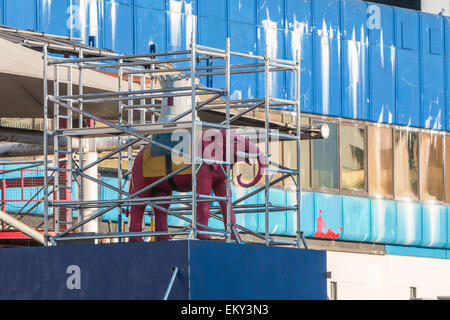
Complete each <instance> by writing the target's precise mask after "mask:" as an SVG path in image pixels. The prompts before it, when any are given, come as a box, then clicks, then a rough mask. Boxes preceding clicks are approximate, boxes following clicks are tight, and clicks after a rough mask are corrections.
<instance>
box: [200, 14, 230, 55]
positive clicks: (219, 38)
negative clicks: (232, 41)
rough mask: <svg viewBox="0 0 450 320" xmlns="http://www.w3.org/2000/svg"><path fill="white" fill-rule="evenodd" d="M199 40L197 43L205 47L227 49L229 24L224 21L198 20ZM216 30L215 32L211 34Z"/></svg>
mask: <svg viewBox="0 0 450 320" xmlns="http://www.w3.org/2000/svg"><path fill="white" fill-rule="evenodd" d="M198 29H199V34H198V39H197V42H198V43H199V44H202V45H204V46H208V47H213V48H218V49H225V44H226V38H227V22H226V21H224V20H217V19H210V18H204V17H199V18H198ZM211 30H214V32H211Z"/></svg>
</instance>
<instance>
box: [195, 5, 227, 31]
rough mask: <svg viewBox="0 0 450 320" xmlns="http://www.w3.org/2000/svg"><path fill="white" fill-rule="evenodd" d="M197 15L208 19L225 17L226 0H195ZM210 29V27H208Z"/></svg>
mask: <svg viewBox="0 0 450 320" xmlns="http://www.w3.org/2000/svg"><path fill="white" fill-rule="evenodd" d="M197 3H198V15H199V16H200V17H208V18H210V19H221V20H226V19H227V16H228V14H227V0H214V1H210V0H197ZM210 30H212V29H210Z"/></svg>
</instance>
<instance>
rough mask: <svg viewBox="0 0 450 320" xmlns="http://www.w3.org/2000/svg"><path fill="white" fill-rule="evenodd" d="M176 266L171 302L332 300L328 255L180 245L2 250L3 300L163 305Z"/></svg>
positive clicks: (189, 242)
mask: <svg viewBox="0 0 450 320" xmlns="http://www.w3.org/2000/svg"><path fill="white" fill-rule="evenodd" d="M69 266H76V267H75V268H78V271H73V270H72V269H70V268H68V267H69ZM174 267H178V268H179V272H178V273H177V276H176V278H175V280H174V282H173V287H172V290H171V291H170V294H169V298H170V299H176V300H186V299H191V300H207V299H213V300H237V299H250V300H256V299H272V300H278V299H280V300H281V299H283V300H293V299H326V298H327V293H326V271H327V269H326V253H325V251H315V250H303V249H293V248H290V249H289V248H276V247H265V246H252V245H237V244H226V243H218V242H209V241H197V240H180V241H165V242H152V243H122V244H107V245H68V246H57V247H45V248H44V247H31V248H7V249H2V250H0V283H1V287H2V289H1V290H0V299H2V300H3V299H38V300H41V299H65V300H66V299H84V300H88V299H97V300H98V299H101V300H108V299H133V300H136V299H146V300H148V299H156V300H161V299H162V298H163V297H164V293H165V292H166V289H167V287H168V284H169V280H170V278H171V274H172V269H173V268H174ZM76 274H77V275H79V277H78V279H79V282H77V281H76V280H74V279H75V275H76ZM67 283H69V285H67Z"/></svg>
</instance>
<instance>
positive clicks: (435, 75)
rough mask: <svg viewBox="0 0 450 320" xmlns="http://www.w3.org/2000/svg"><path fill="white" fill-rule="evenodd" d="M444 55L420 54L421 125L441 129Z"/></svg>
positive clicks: (443, 105)
mask: <svg viewBox="0 0 450 320" xmlns="http://www.w3.org/2000/svg"><path fill="white" fill-rule="evenodd" d="M444 70H445V63H444V57H443V56H439V55H435V54H429V53H423V55H422V99H423V100H422V112H421V116H422V121H421V127H423V128H426V129H435V130H442V129H444V128H445V112H443V110H445V107H446V103H445V102H446V99H445V97H446V92H445V71H444Z"/></svg>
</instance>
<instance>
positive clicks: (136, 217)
mask: <svg viewBox="0 0 450 320" xmlns="http://www.w3.org/2000/svg"><path fill="white" fill-rule="evenodd" d="M147 196H148V195H147ZM144 212H145V205H141V206H131V210H130V215H129V218H130V232H141V231H142V220H143V218H144ZM129 241H130V242H142V241H143V240H142V237H130V240H129Z"/></svg>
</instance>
